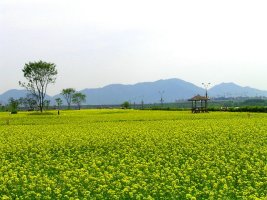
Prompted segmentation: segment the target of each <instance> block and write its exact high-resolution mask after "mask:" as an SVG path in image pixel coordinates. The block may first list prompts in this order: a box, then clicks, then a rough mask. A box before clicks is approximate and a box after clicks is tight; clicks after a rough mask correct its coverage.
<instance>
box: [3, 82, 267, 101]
mask: <svg viewBox="0 0 267 200" xmlns="http://www.w3.org/2000/svg"><path fill="white" fill-rule="evenodd" d="M80 92H82V93H84V94H86V96H87V102H86V104H88V105H114V104H121V103H123V102H124V101H129V102H131V103H134V102H135V103H137V104H139V103H141V101H142V100H143V101H144V103H160V99H161V97H162V98H163V100H164V102H165V103H167V102H175V101H176V100H182V99H185V100H187V99H189V98H191V97H193V96H195V95H197V94H200V95H205V90H204V89H203V88H201V87H198V86H196V85H194V84H192V83H189V82H186V81H184V80H181V79H167V80H158V81H155V82H143V83H137V84H133V85H123V84H111V85H107V86H105V87H102V88H94V89H84V90H81V91H80ZM26 93H27V92H26V91H25V90H9V91H7V92H5V93H3V94H2V95H0V103H6V102H7V101H8V99H9V98H10V97H13V98H15V99H18V98H20V97H24V96H26ZM208 95H209V96H210V97H238V96H243V97H245V96H247V97H255V96H266V97H267V91H262V90H258V89H254V88H250V87H241V86H239V85H236V84H235V83H221V84H219V85H215V86H214V87H212V88H211V89H209V90H208ZM57 97H60V98H61V99H62V100H63V103H64V104H66V102H65V100H64V98H63V97H62V96H61V95H60V94H58V95H55V96H53V97H50V96H47V99H49V100H51V105H54V104H55V101H54V100H55V98H57Z"/></svg>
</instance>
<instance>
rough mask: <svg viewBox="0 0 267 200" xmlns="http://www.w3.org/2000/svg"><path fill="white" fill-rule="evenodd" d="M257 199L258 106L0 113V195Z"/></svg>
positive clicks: (264, 125) (261, 118) (265, 135)
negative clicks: (236, 110)
mask: <svg viewBox="0 0 267 200" xmlns="http://www.w3.org/2000/svg"><path fill="white" fill-rule="evenodd" d="M7 121H8V123H7ZM266 196H267V114H264V113H252V114H247V113H220V112H214V113H203V114H202V113H201V114H191V113H190V112H176V111H171V112H170V111H136V110H81V111H61V114H60V115H57V111H52V112H51V114H50V115H39V114H38V115H36V114H29V113H26V112H25V113H18V114H16V115H9V114H7V113H0V197H2V198H3V199H8V198H9V199H16V198H21V199H71V198H73V199H83V198H84V199H103V198H104V199H131V198H132V199H256V198H261V199H264V198H265V197H266Z"/></svg>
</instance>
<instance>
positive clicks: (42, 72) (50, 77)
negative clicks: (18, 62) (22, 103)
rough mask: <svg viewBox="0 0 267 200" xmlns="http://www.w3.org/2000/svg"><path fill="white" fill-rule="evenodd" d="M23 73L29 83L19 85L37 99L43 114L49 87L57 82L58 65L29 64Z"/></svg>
mask: <svg viewBox="0 0 267 200" xmlns="http://www.w3.org/2000/svg"><path fill="white" fill-rule="evenodd" d="M22 72H23V73H24V77H25V78H26V79H27V81H28V82H27V83H26V82H21V81H20V82H19V84H20V85H21V86H22V87H24V88H26V89H27V90H28V91H29V92H30V93H31V94H32V95H33V96H34V97H35V98H36V100H37V103H38V106H39V109H40V111H41V112H43V107H44V100H45V96H46V90H47V86H48V85H49V84H50V83H55V81H56V76H57V70H56V65H55V64H54V63H47V62H43V61H38V62H29V63H26V64H25V66H24V68H23V70H22Z"/></svg>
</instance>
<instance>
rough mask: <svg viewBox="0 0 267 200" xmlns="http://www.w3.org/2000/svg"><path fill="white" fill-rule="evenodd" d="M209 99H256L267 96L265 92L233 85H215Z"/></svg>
mask: <svg viewBox="0 0 267 200" xmlns="http://www.w3.org/2000/svg"><path fill="white" fill-rule="evenodd" d="M208 93H209V96H211V97H241V96H242V97H256V96H258V97H259V96H267V91H263V90H258V89H254V88H251V87H242V86H239V85H237V84H235V83H221V84H219V85H215V86H214V87H212V88H211V89H210V90H209V91H208Z"/></svg>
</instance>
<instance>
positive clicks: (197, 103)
mask: <svg viewBox="0 0 267 200" xmlns="http://www.w3.org/2000/svg"><path fill="white" fill-rule="evenodd" d="M208 100H209V98H208V97H206V96H200V95H199V94H198V95H196V96H194V97H192V98H191V99H188V101H192V108H191V110H192V113H200V112H208Z"/></svg>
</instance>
